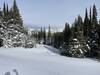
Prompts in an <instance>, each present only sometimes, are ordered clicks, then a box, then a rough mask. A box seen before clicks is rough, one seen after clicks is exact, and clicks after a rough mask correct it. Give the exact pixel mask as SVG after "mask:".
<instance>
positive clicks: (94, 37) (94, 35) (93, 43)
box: [88, 5, 99, 57]
mask: <svg viewBox="0 0 100 75" xmlns="http://www.w3.org/2000/svg"><path fill="white" fill-rule="evenodd" d="M92 11H93V12H92V15H91V13H90V15H91V16H90V17H91V18H90V24H91V31H90V35H89V39H88V43H89V46H90V48H91V57H95V56H97V52H98V50H99V34H98V27H99V25H98V21H97V10H96V6H95V5H93V10H92ZM90 12H91V10H90Z"/></svg>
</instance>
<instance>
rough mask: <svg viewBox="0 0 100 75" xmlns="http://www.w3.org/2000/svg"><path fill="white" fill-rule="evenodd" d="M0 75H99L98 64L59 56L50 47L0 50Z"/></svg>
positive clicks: (39, 46) (89, 60)
mask: <svg viewBox="0 0 100 75" xmlns="http://www.w3.org/2000/svg"><path fill="white" fill-rule="evenodd" d="M0 75H100V62H98V61H94V60H91V59H86V58H83V59H82V58H81V59H79V58H70V57H65V56H61V55H59V52H57V50H55V49H54V48H52V47H50V46H43V45H38V47H37V48H32V49H24V48H8V49H5V48H1V49H0Z"/></svg>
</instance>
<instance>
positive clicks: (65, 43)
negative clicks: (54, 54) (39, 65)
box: [60, 23, 71, 56]
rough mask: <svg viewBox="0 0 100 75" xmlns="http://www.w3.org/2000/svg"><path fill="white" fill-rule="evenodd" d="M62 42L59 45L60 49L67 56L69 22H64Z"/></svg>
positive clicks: (69, 35) (69, 34) (69, 33)
mask: <svg viewBox="0 0 100 75" xmlns="http://www.w3.org/2000/svg"><path fill="white" fill-rule="evenodd" d="M62 34H63V36H62V38H63V43H62V45H61V47H60V51H61V54H62V55H67V56H68V48H69V39H70V37H71V29H70V27H69V24H68V23H66V24H65V29H64V30H63V33H62Z"/></svg>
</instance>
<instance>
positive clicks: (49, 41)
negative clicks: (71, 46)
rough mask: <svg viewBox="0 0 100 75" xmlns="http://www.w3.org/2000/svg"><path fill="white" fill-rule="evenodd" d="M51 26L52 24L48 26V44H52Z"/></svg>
mask: <svg viewBox="0 0 100 75" xmlns="http://www.w3.org/2000/svg"><path fill="white" fill-rule="evenodd" d="M51 38H52V37H51V28H50V26H49V27H48V35H47V44H48V45H51Z"/></svg>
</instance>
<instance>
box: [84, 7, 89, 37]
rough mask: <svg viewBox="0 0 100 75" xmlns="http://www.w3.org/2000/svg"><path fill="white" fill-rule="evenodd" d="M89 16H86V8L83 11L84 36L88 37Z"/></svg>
mask: <svg viewBox="0 0 100 75" xmlns="http://www.w3.org/2000/svg"><path fill="white" fill-rule="evenodd" d="M89 33H90V32H89V18H88V12H87V9H86V13H85V19H84V36H86V37H88V35H89Z"/></svg>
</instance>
